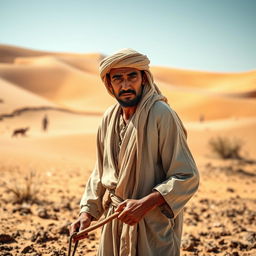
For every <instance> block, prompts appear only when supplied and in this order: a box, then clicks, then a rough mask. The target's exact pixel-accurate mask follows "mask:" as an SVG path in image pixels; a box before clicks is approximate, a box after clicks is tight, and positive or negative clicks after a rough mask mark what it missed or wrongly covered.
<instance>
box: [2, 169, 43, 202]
mask: <svg viewBox="0 0 256 256" xmlns="http://www.w3.org/2000/svg"><path fill="white" fill-rule="evenodd" d="M4 186H5V190H6V192H7V193H10V194H11V195H12V200H13V202H14V203H18V204H22V203H36V202H38V194H39V192H40V177H39V175H38V174H37V173H36V172H35V171H34V170H32V171H30V172H28V173H27V175H25V176H22V175H21V174H19V177H18V176H17V177H16V178H15V177H14V178H12V179H11V180H10V181H8V182H5V185H4Z"/></svg>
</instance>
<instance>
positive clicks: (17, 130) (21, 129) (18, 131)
mask: <svg viewBox="0 0 256 256" xmlns="http://www.w3.org/2000/svg"><path fill="white" fill-rule="evenodd" d="M28 130H29V127H26V128H19V129H15V130H14V131H13V133H12V137H16V136H18V135H19V134H20V135H21V136H23V137H24V136H26V135H27V134H26V132H27V131H28Z"/></svg>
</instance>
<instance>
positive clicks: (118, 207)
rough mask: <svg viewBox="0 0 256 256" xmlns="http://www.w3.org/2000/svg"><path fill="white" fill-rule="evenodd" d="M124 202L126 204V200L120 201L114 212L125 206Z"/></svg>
mask: <svg viewBox="0 0 256 256" xmlns="http://www.w3.org/2000/svg"><path fill="white" fill-rule="evenodd" d="M126 204H127V202H126V201H124V202H122V203H120V204H119V205H118V206H117V208H116V210H115V211H116V212H121V211H122V210H123V209H124V208H125V207H126Z"/></svg>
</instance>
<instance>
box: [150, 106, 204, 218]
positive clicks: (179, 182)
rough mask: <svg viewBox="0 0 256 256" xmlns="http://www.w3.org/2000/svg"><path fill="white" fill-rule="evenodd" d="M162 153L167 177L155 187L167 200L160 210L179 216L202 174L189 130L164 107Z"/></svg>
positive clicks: (162, 111)
mask: <svg viewBox="0 0 256 256" xmlns="http://www.w3.org/2000/svg"><path fill="white" fill-rule="evenodd" d="M158 134H159V153H160V155H161V160H162V165H163V169H164V171H165V180H164V181H163V182H162V183H160V184H158V185H157V186H155V187H154V190H157V191H158V192H160V194H161V195H162V196H163V198H164V199H165V201H166V204H164V205H163V206H162V207H161V211H162V213H163V214H165V215H166V216H167V217H169V218H176V216H177V215H178V214H179V213H180V212H181V210H182V209H183V207H184V206H185V204H186V203H187V202H188V200H189V199H190V198H191V197H192V196H193V194H194V193H195V192H196V191H197V189H198V185H199V173H198V170H197V167H196V164H195V161H194V159H193V157H192V155H191V153H190V150H189V148H188V145H187V142H186V131H185V129H184V126H183V124H182V122H181V121H180V119H179V117H178V115H177V114H176V113H175V112H174V111H173V110H172V109H170V108H169V107H165V108H163V109H162V110H161V113H160V115H158Z"/></svg>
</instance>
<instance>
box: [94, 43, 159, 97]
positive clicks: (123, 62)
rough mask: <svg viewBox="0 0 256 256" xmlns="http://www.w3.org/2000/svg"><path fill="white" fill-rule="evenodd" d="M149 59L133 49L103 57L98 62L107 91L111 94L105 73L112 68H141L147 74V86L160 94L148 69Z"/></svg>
mask: <svg viewBox="0 0 256 256" xmlns="http://www.w3.org/2000/svg"><path fill="white" fill-rule="evenodd" d="M149 63H150V60H149V59H148V57H147V56H146V55H143V54H141V53H139V52H137V51H135V50H133V49H129V48H127V49H123V50H120V51H118V52H116V53H114V54H113V55H111V56H108V57H106V58H104V59H103V60H102V61H101V62H100V68H99V71H100V77H101V79H102V81H103V82H104V84H105V86H106V88H107V90H108V92H109V93H110V94H111V95H112V96H113V94H112V92H111V91H110V89H109V87H108V81H107V74H108V73H109V72H110V70H111V69H113V68H124V67H129V68H136V69H138V70H143V71H144V72H145V74H146V76H147V80H148V84H149V86H150V87H151V88H152V89H153V90H154V91H156V92H157V93H158V94H161V93H160V91H159V89H158V87H157V86H156V85H155V84H154V82H153V76H152V73H151V72H150V70H149Z"/></svg>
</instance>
